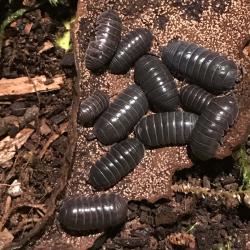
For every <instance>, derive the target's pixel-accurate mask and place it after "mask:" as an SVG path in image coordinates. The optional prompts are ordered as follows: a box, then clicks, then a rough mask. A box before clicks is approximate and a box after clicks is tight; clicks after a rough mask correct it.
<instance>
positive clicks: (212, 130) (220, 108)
mask: <svg viewBox="0 0 250 250" xmlns="http://www.w3.org/2000/svg"><path fill="white" fill-rule="evenodd" d="M237 115H238V105H237V101H236V99H235V98H234V97H233V96H219V97H215V98H214V99H213V100H212V101H211V102H210V103H209V105H208V106H207V107H206V108H205V109H204V111H203V112H202V114H201V116H200V117H199V119H198V121H197V123H196V125H195V127H194V129H193V132H192V134H191V137H190V148H191V151H192V153H193V154H194V155H195V156H196V158H198V159H200V160H204V161H205V160H208V159H210V158H213V157H214V155H215V152H216V150H217V148H218V147H219V145H220V143H222V139H223V136H224V134H225V132H226V131H227V130H228V128H229V127H230V126H232V125H233V123H234V121H235V120H236V118H237Z"/></svg>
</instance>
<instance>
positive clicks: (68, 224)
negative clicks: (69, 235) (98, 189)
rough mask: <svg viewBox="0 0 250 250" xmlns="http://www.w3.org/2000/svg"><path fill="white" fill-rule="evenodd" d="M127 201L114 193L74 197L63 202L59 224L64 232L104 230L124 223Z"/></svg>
mask: <svg viewBox="0 0 250 250" xmlns="http://www.w3.org/2000/svg"><path fill="white" fill-rule="evenodd" d="M126 217H127V201H126V200H125V199H124V198H122V197H121V196H120V195H118V194H115V193H109V194H102V195H101V196H98V195H94V196H91V197H75V198H70V199H67V200H65V201H64V202H63V204H62V206H61V208H60V212H59V217H58V219H59V222H60V224H61V225H62V227H63V228H64V229H66V230H73V231H91V230H99V231H102V230H105V229H108V228H109V227H115V226H117V225H120V224H122V223H124V222H125V221H126Z"/></svg>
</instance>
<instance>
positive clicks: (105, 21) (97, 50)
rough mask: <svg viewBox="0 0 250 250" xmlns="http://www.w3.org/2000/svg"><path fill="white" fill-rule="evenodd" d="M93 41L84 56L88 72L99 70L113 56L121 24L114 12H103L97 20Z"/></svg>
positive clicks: (119, 36)
mask: <svg viewBox="0 0 250 250" xmlns="http://www.w3.org/2000/svg"><path fill="white" fill-rule="evenodd" d="M96 25H97V27H96V30H95V40H93V41H90V43H89V45H88V48H87V50H86V55H85V64H86V67H87V69H89V70H93V71H96V70H99V69H102V68H103V67H104V66H106V65H107V64H108V63H109V62H110V61H111V59H112V57H113V56H114V54H115V51H116V49H117V47H118V44H119V42H120V40H121V30H122V23H121V19H120V18H119V16H118V14H117V13H116V12H115V11H114V10H108V11H105V12H103V13H102V14H101V15H100V16H99V17H98V19H97V22H96Z"/></svg>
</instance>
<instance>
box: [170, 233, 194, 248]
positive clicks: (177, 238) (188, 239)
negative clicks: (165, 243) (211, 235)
mask: <svg viewBox="0 0 250 250" xmlns="http://www.w3.org/2000/svg"><path fill="white" fill-rule="evenodd" d="M167 239H168V240H169V241H170V243H171V244H173V245H176V246H184V247H189V249H195V237H194V236H193V235H192V234H188V233H185V232H182V233H172V234H170V235H169V236H167Z"/></svg>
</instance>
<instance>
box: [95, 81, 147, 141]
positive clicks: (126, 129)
mask: <svg viewBox="0 0 250 250" xmlns="http://www.w3.org/2000/svg"><path fill="white" fill-rule="evenodd" d="M147 110H148V101H147V98H146V96H145V94H144V92H143V91H142V90H141V88H140V87H139V86H137V85H135V84H133V85H130V86H129V87H127V88H126V89H125V90H123V91H122V92H121V93H120V94H119V95H118V96H117V97H116V99H115V100H114V101H113V102H112V103H110V105H109V107H108V109H107V110H106V111H104V113H103V114H102V115H101V116H100V117H99V118H98V120H97V121H96V123H95V125H94V134H95V135H96V137H97V139H98V140H99V141H100V142H101V143H103V144H105V145H110V144H113V143H115V142H118V141H121V140H122V139H124V138H125V137H126V136H127V135H128V134H129V133H130V132H131V131H132V130H133V128H134V126H135V125H136V123H137V122H138V121H139V120H140V119H141V117H142V116H143V115H144V114H145V113H146V112H147Z"/></svg>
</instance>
